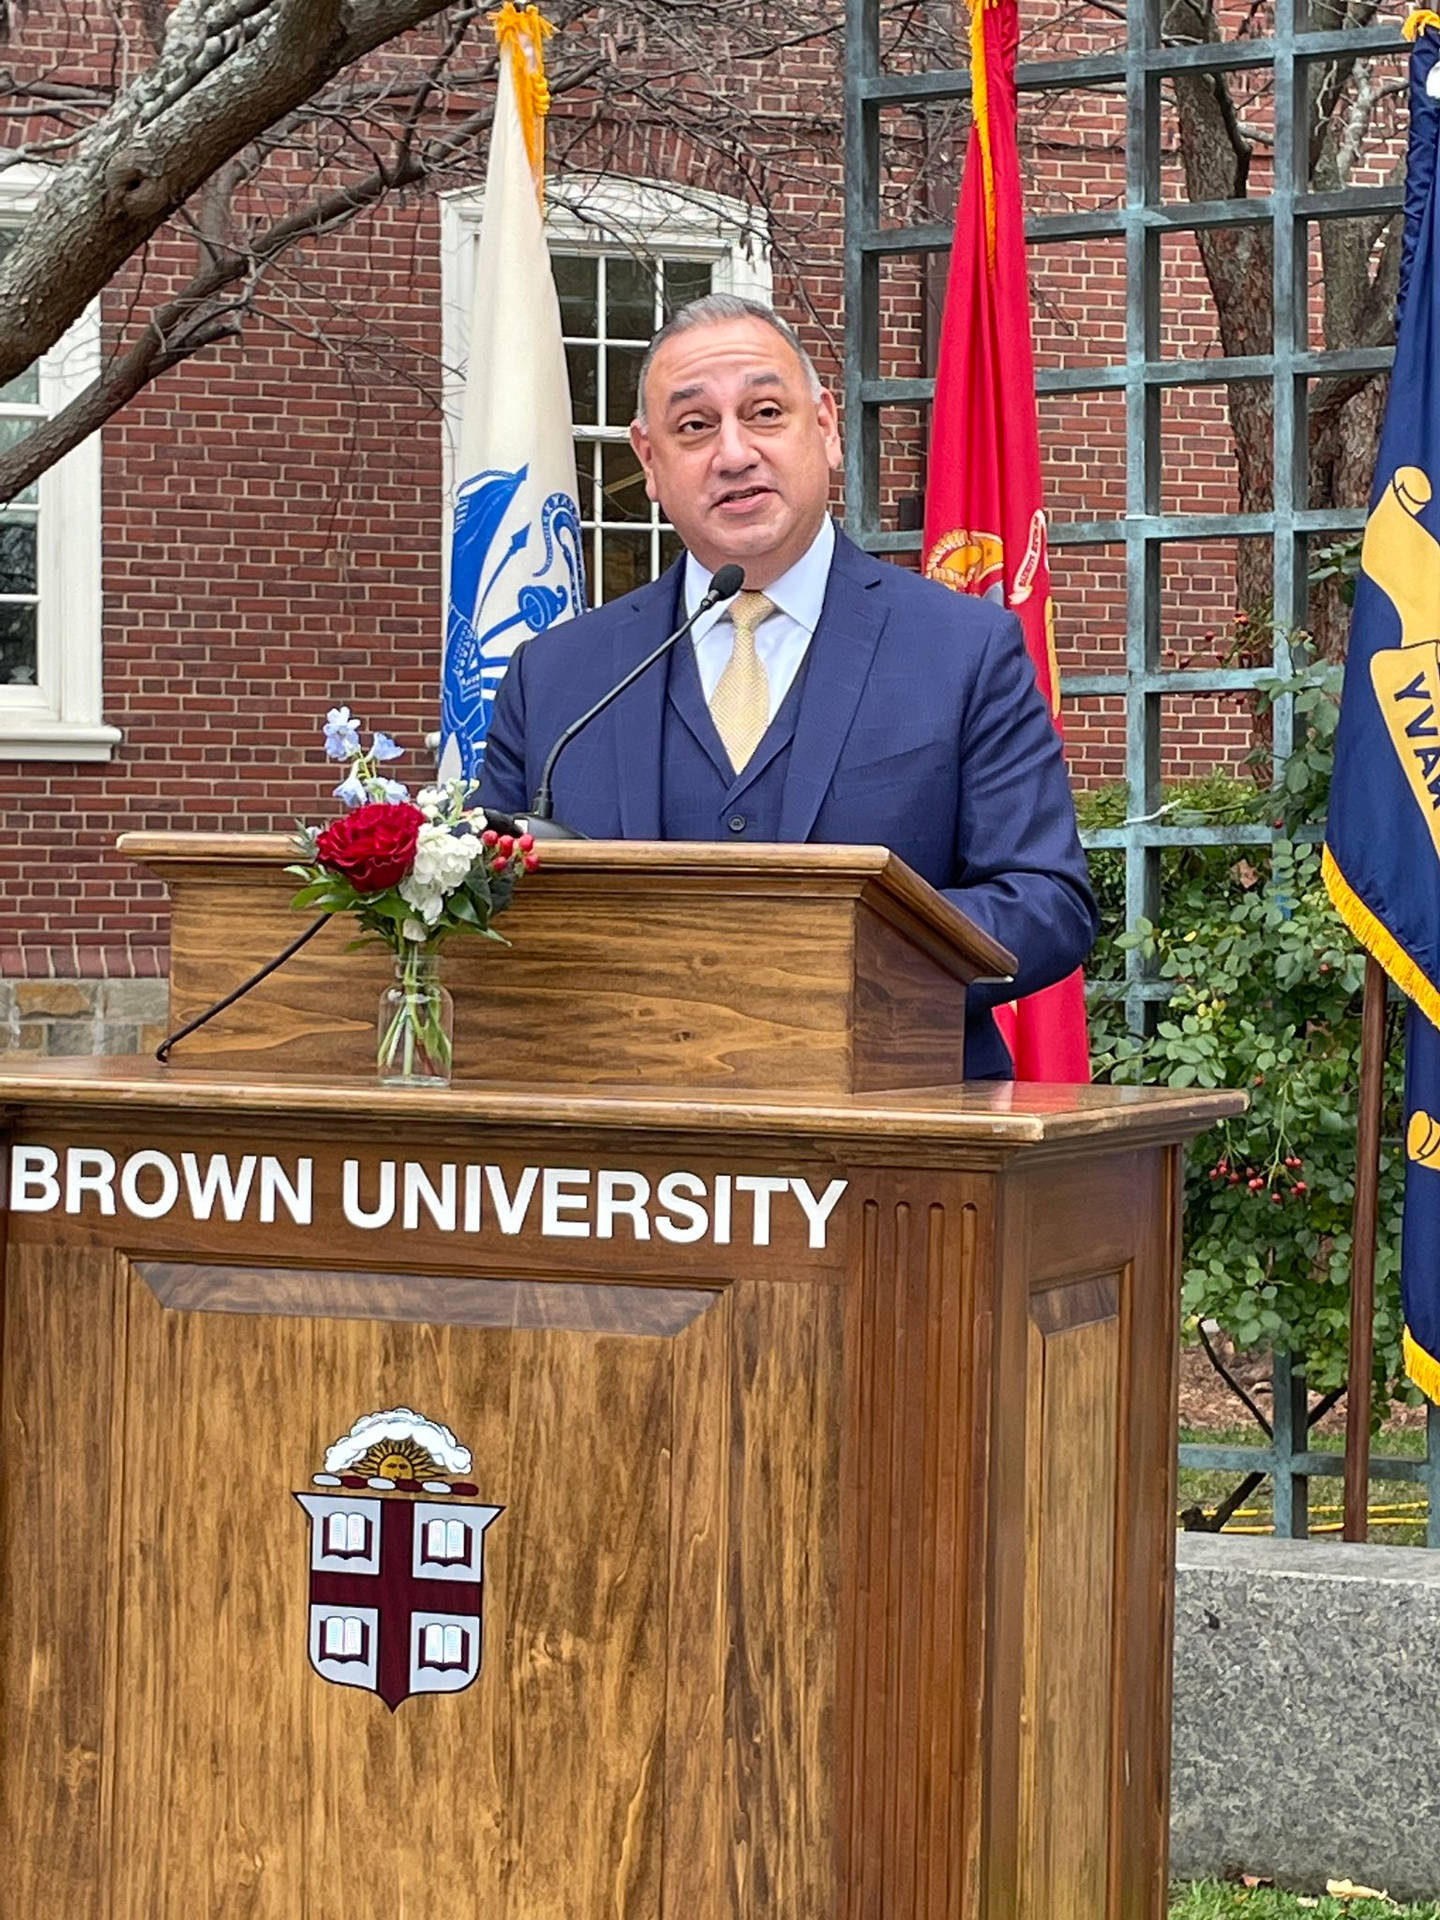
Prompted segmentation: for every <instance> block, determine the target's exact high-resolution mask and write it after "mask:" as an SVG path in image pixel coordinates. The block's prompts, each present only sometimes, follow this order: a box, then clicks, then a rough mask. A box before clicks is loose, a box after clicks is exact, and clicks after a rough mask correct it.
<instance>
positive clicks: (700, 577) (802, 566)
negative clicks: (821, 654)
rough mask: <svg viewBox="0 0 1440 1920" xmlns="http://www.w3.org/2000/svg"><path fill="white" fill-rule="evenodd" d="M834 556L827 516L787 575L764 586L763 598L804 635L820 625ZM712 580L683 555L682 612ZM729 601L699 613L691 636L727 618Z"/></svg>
mask: <svg viewBox="0 0 1440 1920" xmlns="http://www.w3.org/2000/svg"><path fill="white" fill-rule="evenodd" d="M834 557H835V522H834V521H833V520H832V519H831V517H830V515H829V514H828V513H827V514H826V516H825V518H824V519H823V520H822V521H821V522H820V531H819V532H818V533H817V534H816V536H815V538H814V539H813V540H812V541H811V542H810V545H809V546H808V547H807V548H806V549H805V551H804V553H802V554H801V556H800V558H799V559H798V560H797V561H796V562H795V564H794V566H793V567H791V568H790V569H789V570H788V571H787V572H785V573H782V574H781V576H780V578H779V579H778V580H776V581H775V582H774V583H773V584H772V585H771V586H768V587H766V589H765V597H766V599H767V600H773V601H774V603H775V605H776V607H777V608H778V609H779V610H780V612H781V613H785V614H788V615H789V616H790V618H791V619H792V620H793V621H794V622H795V624H796V626H797V627H803V628H804V629H805V631H806V633H808V634H811V635H813V634H814V632H815V629H816V627H818V626H819V624H820V610H821V608H822V607H823V606H824V604H825V589H826V587H827V586H828V584H829V581H830V562H831V561H832V560H833V559H834ZM710 580H711V575H710V573H709V572H708V571H707V570H706V568H704V567H702V566H701V564H700V562H699V561H698V560H697V559H696V558H695V556H694V554H693V553H687V554H686V556H685V612H686V614H687V615H688V614H691V613H693V612H694V611H695V609H696V607H698V606H699V604H700V602H701V601H702V600H703V599H704V598H705V594H706V591H707V589H708V588H709V585H710ZM728 610H729V603H728V601H722V602H721V604H720V605H719V606H718V607H712V608H711V609H710V611H709V612H708V613H702V614H701V616H700V618H699V619H698V620H697V621H696V622H695V627H694V634H693V637H694V638H695V639H696V640H699V639H700V638H701V637H702V635H704V634H706V633H708V632H709V630H710V629H711V627H713V626H715V625H716V624H717V623H718V622H719V621H721V620H723V619H725V618H726V615H727V613H728Z"/></svg>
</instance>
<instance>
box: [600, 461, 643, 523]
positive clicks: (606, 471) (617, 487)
mask: <svg viewBox="0 0 1440 1920" xmlns="http://www.w3.org/2000/svg"><path fill="white" fill-rule="evenodd" d="M600 460H601V469H600V470H601V472H602V474H603V475H604V479H603V481H602V485H603V487H604V490H605V491H604V517H605V519H606V520H643V521H645V522H646V524H647V525H648V524H649V520H650V502H649V500H648V499H647V498H646V495H645V473H644V469H643V468H642V467H641V465H640V462H639V461H638V460H637V459H636V458H635V456H634V454H633V453H632V452H631V451H630V448H629V446H628V445H627V444H626V443H625V442H623V441H622V442H619V443H616V442H615V441H606V443H605V444H604V445H603V446H602V447H601V449H600Z"/></svg>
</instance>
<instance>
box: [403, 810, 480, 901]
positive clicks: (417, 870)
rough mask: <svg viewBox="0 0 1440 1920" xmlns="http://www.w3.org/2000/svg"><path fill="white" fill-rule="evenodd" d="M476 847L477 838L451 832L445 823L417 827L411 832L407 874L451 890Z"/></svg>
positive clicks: (471, 861) (425, 884)
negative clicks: (412, 851) (411, 860)
mask: <svg viewBox="0 0 1440 1920" xmlns="http://www.w3.org/2000/svg"><path fill="white" fill-rule="evenodd" d="M478 851H479V845H478V842H476V841H475V840H473V839H471V837H470V836H469V835H468V834H460V835H457V834H453V833H451V831H450V829H449V828H448V827H440V826H428V827H421V829H420V831H419V833H418V834H417V835H416V836H415V863H414V865H413V866H412V867H411V869H410V871H411V875H412V877H413V878H414V879H416V880H418V881H419V883H420V885H421V886H422V887H439V889H440V891H441V892H442V893H453V892H454V891H455V889H456V887H458V886H459V884H460V882H461V881H462V880H463V879H464V878H465V876H466V875H467V874H468V873H469V871H470V868H471V866H472V865H473V864H474V861H475V856H476V854H477V852H478Z"/></svg>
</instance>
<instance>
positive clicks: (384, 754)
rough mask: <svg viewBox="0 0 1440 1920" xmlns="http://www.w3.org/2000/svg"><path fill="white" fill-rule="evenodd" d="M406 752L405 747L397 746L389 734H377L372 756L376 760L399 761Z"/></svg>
mask: <svg viewBox="0 0 1440 1920" xmlns="http://www.w3.org/2000/svg"><path fill="white" fill-rule="evenodd" d="M404 751H405V749H404V748H403V747H397V746H396V744H395V742H394V741H393V740H392V739H391V738H390V736H389V734H388V733H377V734H375V735H374V745H373V746H372V747H371V749H370V754H371V757H372V759H375V760H398V759H399V758H400V756H401V754H402V753H404Z"/></svg>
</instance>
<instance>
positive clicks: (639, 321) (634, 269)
mask: <svg viewBox="0 0 1440 1920" xmlns="http://www.w3.org/2000/svg"><path fill="white" fill-rule="evenodd" d="M654 331H655V262H654V261H653V260H636V259H635V258H634V257H633V256H632V255H630V254H623V253H622V254H612V255H610V256H609V258H607V260H606V262H605V337H606V339H607V340H648V339H649V338H650V336H651V334H652V333H654Z"/></svg>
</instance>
